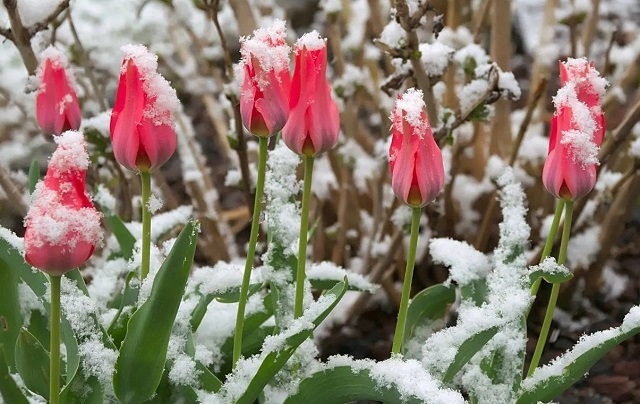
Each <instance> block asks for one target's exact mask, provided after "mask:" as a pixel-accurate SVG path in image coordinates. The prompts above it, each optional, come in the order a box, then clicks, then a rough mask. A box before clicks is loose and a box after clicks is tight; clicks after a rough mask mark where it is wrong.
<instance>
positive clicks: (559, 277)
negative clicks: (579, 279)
mask: <svg viewBox="0 0 640 404" xmlns="http://www.w3.org/2000/svg"><path fill="white" fill-rule="evenodd" d="M538 268H539V267H538ZM540 278H544V280H545V281H547V282H548V283H563V282H566V281H568V280H571V279H572V278H573V274H572V273H571V272H569V271H556V272H552V273H551V272H545V271H544V270H542V269H535V270H533V271H531V272H529V280H530V281H531V284H533V283H534V282H535V281H537V280H538V279H540Z"/></svg>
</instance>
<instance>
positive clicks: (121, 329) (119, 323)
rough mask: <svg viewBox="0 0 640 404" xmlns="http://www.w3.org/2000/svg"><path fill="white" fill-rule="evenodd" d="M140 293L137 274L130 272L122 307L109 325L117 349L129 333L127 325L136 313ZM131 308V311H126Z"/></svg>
mask: <svg viewBox="0 0 640 404" xmlns="http://www.w3.org/2000/svg"><path fill="white" fill-rule="evenodd" d="M132 281H133V282H132ZM139 292H140V283H139V282H138V278H137V276H136V273H135V272H129V274H128V275H127V279H126V281H125V286H124V292H123V293H122V298H121V299H120V307H119V308H118V311H117V312H116V315H115V316H113V320H112V321H111V324H110V325H109V329H108V330H107V332H108V333H109V335H110V336H111V338H112V339H113V343H114V344H115V346H116V347H118V348H119V347H120V344H122V340H124V337H125V335H126V333H127V324H128V322H129V319H130V318H131V315H132V314H133V312H134V311H135V304H136V302H137V301H138V293H139ZM127 307H130V308H131V310H129V309H126V308H127Z"/></svg>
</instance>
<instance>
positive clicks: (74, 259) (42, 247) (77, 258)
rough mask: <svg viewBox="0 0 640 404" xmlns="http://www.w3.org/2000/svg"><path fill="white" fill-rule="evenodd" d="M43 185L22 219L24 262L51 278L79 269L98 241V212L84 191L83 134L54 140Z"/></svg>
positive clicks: (41, 184)
mask: <svg viewBox="0 0 640 404" xmlns="http://www.w3.org/2000/svg"><path fill="white" fill-rule="evenodd" d="M55 141H56V143H57V144H58V147H57V149H56V151H55V152H54V153H53V155H52V156H51V160H50V161H49V167H48V169H47V174H46V175H45V177H44V181H42V182H40V183H38V185H37V186H36V189H35V191H34V193H33V195H32V200H33V202H32V204H31V206H30V208H29V212H28V213H27V216H26V217H25V227H26V230H25V235H24V245H25V260H26V261H27V262H28V263H29V264H31V265H33V266H34V267H36V268H38V269H40V270H42V271H44V272H47V273H49V274H51V275H62V274H63V273H65V272H67V271H69V270H71V269H74V268H76V267H78V266H80V265H82V264H83V263H84V262H85V261H86V260H88V259H89V257H90V256H91V254H92V253H93V250H94V248H95V246H96V244H97V243H98V242H100V239H101V237H102V233H101V230H100V213H99V212H98V211H97V210H96V209H95V207H94V206H93V204H92V202H91V199H90V198H89V196H88V195H87V193H86V190H85V175H86V170H87V167H88V164H89V156H88V155H87V152H86V145H85V140H84V138H83V136H82V133H80V132H76V131H68V132H65V133H63V134H62V135H61V136H58V137H56V138H55Z"/></svg>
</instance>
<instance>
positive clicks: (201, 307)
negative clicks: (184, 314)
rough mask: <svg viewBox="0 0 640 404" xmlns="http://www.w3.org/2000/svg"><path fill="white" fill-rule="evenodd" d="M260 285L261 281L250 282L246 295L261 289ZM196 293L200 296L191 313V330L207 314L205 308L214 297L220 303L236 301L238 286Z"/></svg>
mask: <svg viewBox="0 0 640 404" xmlns="http://www.w3.org/2000/svg"><path fill="white" fill-rule="evenodd" d="M262 287H263V284H262V283H252V284H250V285H249V293H248V295H247V297H248V296H251V295H253V294H255V293H256V292H257V291H259V290H260V289H262ZM197 294H198V295H199V296H200V297H199V300H198V304H197V305H196V307H195V308H194V309H193V312H192V313H191V329H192V330H193V331H195V330H197V329H198V327H199V326H200V323H201V322H202V319H203V318H204V315H205V314H207V308H208V307H209V304H210V303H211V302H212V301H213V299H216V300H218V301H219V302H221V303H236V302H237V301H238V300H239V299H240V286H233V287H231V288H229V289H226V290H225V291H224V292H220V291H214V292H211V293H201V292H200V291H198V292H197Z"/></svg>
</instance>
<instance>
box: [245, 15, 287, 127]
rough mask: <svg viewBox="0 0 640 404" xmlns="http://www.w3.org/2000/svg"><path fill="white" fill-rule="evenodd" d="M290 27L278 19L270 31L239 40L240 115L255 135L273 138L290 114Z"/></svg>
mask: <svg viewBox="0 0 640 404" xmlns="http://www.w3.org/2000/svg"><path fill="white" fill-rule="evenodd" d="M286 36H287V27H286V24H285V22H284V21H282V20H277V19H276V20H275V21H274V23H273V25H272V26H271V27H268V28H260V29H257V30H255V31H254V32H253V37H248V38H241V39H240V52H241V54H242V60H241V61H240V65H241V66H242V67H243V69H242V71H243V73H244V74H243V77H242V85H241V95H240V114H241V116H242V123H243V124H244V126H245V128H247V130H249V131H250V132H251V133H253V134H254V135H256V136H267V137H268V136H273V135H275V134H276V133H278V132H279V131H280V130H281V129H282V127H283V126H284V125H285V123H286V122H287V117H288V115H289V91H290V87H291V79H290V75H289V53H290V52H291V48H290V47H289V46H288V45H287V43H286Z"/></svg>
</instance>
